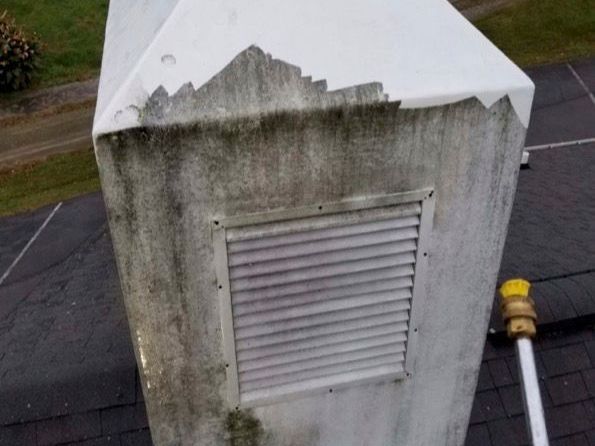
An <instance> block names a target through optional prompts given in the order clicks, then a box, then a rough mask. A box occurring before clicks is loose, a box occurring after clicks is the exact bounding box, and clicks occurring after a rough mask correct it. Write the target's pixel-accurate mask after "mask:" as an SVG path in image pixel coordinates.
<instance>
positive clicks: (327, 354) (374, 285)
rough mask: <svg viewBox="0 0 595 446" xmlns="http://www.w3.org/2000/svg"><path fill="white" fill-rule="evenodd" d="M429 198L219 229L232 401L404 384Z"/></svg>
mask: <svg viewBox="0 0 595 446" xmlns="http://www.w3.org/2000/svg"><path fill="white" fill-rule="evenodd" d="M426 197H427V198H429V195H428V194H427V193H426V194H425V195H423V197H422V198H421V199H420V200H416V201H413V202H405V203H399V204H392V205H388V206H381V207H371V208H364V209H357V210H351V211H345V212H332V210H333V209H332V208H333V207H335V208H336V207H337V206H338V205H335V206H330V208H331V209H330V211H329V209H328V207H323V208H322V210H321V209H319V208H317V209H316V211H317V214H318V215H314V216H306V217H300V218H291V219H284V220H281V221H268V222H267V221H266V218H265V221H262V222H258V223H255V224H248V225H245V226H242V225H241V224H238V225H233V224H232V225H230V224H226V222H221V223H220V222H217V225H218V226H219V228H218V229H221V230H220V231H218V233H219V234H220V236H219V239H220V241H221V242H222V245H223V246H222V249H223V251H224V252H223V253H221V254H223V255H220V256H219V257H220V259H219V260H220V261H222V262H223V264H222V265H221V266H222V268H219V269H218V275H219V279H220V283H221V284H222V293H223V294H224V295H225V296H227V298H228V299H229V300H228V303H229V305H230V307H231V308H229V311H225V312H224V319H226V318H228V319H231V320H227V321H225V320H224V323H223V328H224V335H226V338H227V339H226V342H227V344H228V345H227V349H226V353H227V355H228V359H229V365H228V368H229V369H230V370H229V371H228V378H229V379H231V380H232V381H233V382H231V383H230V385H231V387H232V388H233V391H232V392H231V393H230V394H231V395H232V396H233V399H234V400H237V402H239V403H247V404H250V403H253V402H257V401H260V400H268V399H271V398H278V397H282V396H286V395H290V394H295V393H300V392H303V391H312V390H315V389H324V390H326V391H328V390H330V389H332V388H333V387H336V386H341V385H345V384H347V383H353V382H358V381H362V380H374V379H380V378H388V377H392V378H396V377H402V376H404V375H405V370H406V367H405V366H406V364H405V360H406V354H407V347H408V336H409V331H410V314H411V306H412V297H413V293H414V280H415V278H416V262H418V261H419V259H420V258H423V257H424V256H423V254H420V253H419V252H418V247H419V237H420V224H421V221H422V208H423V207H424V206H423V204H424V198H426ZM400 198H401V199H402V198H403V197H402V196H400ZM358 205H359V206H361V205H362V204H361V202H358ZM343 206H344V204H343ZM359 206H357V207H359ZM325 208H326V209H325ZM325 210H326V212H329V213H326V214H322V213H323V211H325ZM306 214H307V212H306ZM321 214H322V215H321ZM270 217H271V218H273V219H274V218H275V217H277V218H279V217H280V214H272V215H271V216H270ZM424 217H426V216H425V215H424ZM230 226H231V227H230ZM216 240H217V239H216ZM216 248H217V247H216ZM216 250H217V249H216ZM221 279H223V280H221Z"/></svg>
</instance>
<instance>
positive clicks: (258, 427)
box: [225, 410, 264, 446]
mask: <svg viewBox="0 0 595 446" xmlns="http://www.w3.org/2000/svg"><path fill="white" fill-rule="evenodd" d="M225 427H226V430H227V433H228V440H227V445H228V446H260V445H262V440H263V439H264V429H263V428H262V424H261V423H260V420H258V419H257V418H256V417H255V416H254V415H253V413H252V411H250V410H234V411H231V412H229V414H228V415H227V420H226V423H225Z"/></svg>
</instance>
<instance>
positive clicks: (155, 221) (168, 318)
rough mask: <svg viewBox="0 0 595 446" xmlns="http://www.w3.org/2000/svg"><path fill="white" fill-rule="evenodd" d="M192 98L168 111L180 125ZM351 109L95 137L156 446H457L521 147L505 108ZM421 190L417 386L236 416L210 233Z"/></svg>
mask: <svg viewBox="0 0 595 446" xmlns="http://www.w3.org/2000/svg"><path fill="white" fill-rule="evenodd" d="M228 68H229V69H230V70H231V71H232V72H233V75H232V73H231V72H230V73H227V74H225V76H228V77H227V79H229V80H230V81H231V80H233V85H236V84H238V83H244V84H246V85H254V83H256V84H258V85H265V84H267V83H268V82H270V83H272V84H276V85H277V86H278V88H277V91H279V90H281V91H283V89H284V88H290V89H294V88H295V89H296V90H295V91H294V93H295V95H297V96H298V97H299V95H300V94H301V92H302V91H304V97H305V96H306V92H305V90H304V89H303V87H302V86H300V85H299V84H297V83H295V84H294V83H289V85H290V87H287V83H285V82H284V81H285V79H284V78H283V77H282V76H280V77H278V78H276V77H275V76H276V74H275V73H283V70H277V71H275V70H272V71H267V70H264V71H259V70H252V71H251V70H244V69H243V68H244V67H243V66H242V65H239V66H233V65H230V67H228ZM255 73H259V74H258V76H263V77H258V78H254V77H253V76H256V74H255ZM267 76H270V79H269V80H267V81H266V82H265V81H262V79H263V78H264V79H266V78H267ZM275 79H277V81H276V82H275ZM226 82H227V81H226ZM248 89H249V90H250V88H248ZM199 91H200V90H199ZM229 92H230V94H231V96H232V97H231V98H228V99H226V103H229V104H241V103H242V102H243V101H242V99H241V98H240V97H239V96H235V97H234V95H241V94H243V90H242V89H241V88H237V89H236V88H233V87H232V86H230V90H229ZM199 94H200V93H199ZM284 94H285V93H284ZM194 96H195V93H192V92H188V95H187V96H186V95H181V96H179V97H178V101H180V102H181V104H176V105H175V106H176V107H179V109H180V110H188V109H187V108H185V104H184V103H183V102H184V101H185V98H189V99H188V101H189V103H191V101H192V100H193V99H192V98H193V97H194ZM214 97H215V96H213V98H214ZM346 102H347V103H346V104H344V105H342V106H337V105H336V104H333V105H334V106H329V107H328V108H325V109H312V108H301V107H294V106H293V105H292V104H289V105H287V104H286V108H287V109H286V110H282V109H281V107H282V106H283V103H282V102H275V101H274V100H272V101H268V102H267V104H271V103H275V104H278V105H275V106H274V107H271V108H270V109H266V110H265V112H263V113H251V110H249V111H248V113H246V114H245V116H243V117H241V116H237V115H236V117H234V118H229V119H218V118H215V119H210V117H211V116H214V115H209V119H206V120H202V121H197V122H194V123H186V124H182V125H179V124H171V125H166V126H150V125H148V126H147V127H144V128H139V129H132V130H126V131H122V132H119V133H115V134H107V135H100V136H99V137H98V138H97V141H96V152H97V156H98V161H99V165H100V172H101V177H102V184H103V189H104V193H105V200H106V205H107V209H108V216H109V221H110V227H111V231H112V235H113V240H114V246H115V252H116V258H117V263H118V267H119V272H120V277H121V280H122V288H123V294H124V297H125V301H126V307H127V312H128V316H129V322H130V327H131V332H132V338H133V342H134V344H135V351H136V355H137V360H138V363H139V365H140V369H141V379H142V381H143V383H144V391H145V397H146V402H147V409H148V414H149V419H150V422H151V429H152V435H153V439H154V441H155V443H156V444H157V445H170V444H176V445H177V444H181V445H196V444H198V445H224V444H231V445H255V446H257V445H262V446H265V445H266V446H273V445H275V446H298V445H300V446H301V445H313V446H314V445H316V446H318V445H320V446H323V445H324V446H334V445H342V446H351V445H353V446H355V445H362V444H369V445H374V446H375V445H400V446H407V445H411V446H413V445H415V446H420V445H422V446H423V445H428V446H435V445H439V444H440V445H459V444H462V442H463V439H464V435H465V431H466V426H467V422H468V417H469V413H470V410H471V403H472V400H473V393H474V392H473V390H474V387H475V386H474V385H475V381H476V379H477V373H478V369H479V363H480V358H481V351H482V348H483V342H484V339H485V332H486V328H487V322H488V317H489V312H490V308H491V302H492V292H493V289H494V286H495V281H496V275H497V272H498V268H499V263H500V258H501V253H502V248H503V244H504V238H505V235H506V229H507V223H508V219H509V215H510V209H511V206H512V200H513V196H514V190H515V186H516V179H517V173H518V166H519V163H520V156H521V148H522V146H523V142H524V134H525V130H524V128H523V127H522V125H521V123H520V122H519V120H518V117H517V115H516V114H515V112H514V110H513V108H512V107H511V105H510V103H509V101H508V100H507V99H503V100H501V101H499V102H497V103H496V104H495V105H494V106H492V107H491V108H490V109H486V108H485V107H484V106H483V105H482V104H481V103H480V102H479V101H477V100H475V99H471V100H466V101H464V102H459V103H456V104H452V105H448V106H442V107H434V108H428V109H419V110H401V109H399V107H398V104H397V103H391V102H386V101H384V98H382V97H379V96H376V97H375V98H374V99H373V100H365V99H364V100H363V101H359V102H358V101H355V102H354V103H348V102H349V101H346ZM210 103H211V104H216V103H217V100H215V99H213V100H212V101H210ZM296 108H297V109H296ZM176 114H177V113H176ZM147 116H149V115H148V114H147ZM202 116H205V115H202ZM427 187H433V188H434V189H435V191H436V197H437V198H436V211H435V216H434V229H433V234H432V242H431V249H430V253H429V259H430V266H429V271H428V273H429V279H428V282H427V290H426V291H427V294H428V298H427V299H426V306H425V308H423V309H422V314H423V323H422V327H421V329H420V336H419V340H418V345H417V357H416V360H415V364H414V367H413V370H411V372H412V377H411V378H410V379H408V380H405V381H397V382H383V383H376V384H369V385H360V386H354V387H351V388H347V389H343V390H337V391H336V392H334V393H332V394H328V393H325V394H321V395H317V396H311V397H308V398H303V399H297V400H293V401H288V402H284V403H280V404H274V405H270V406H265V407H259V408H256V409H254V410H251V411H243V410H242V411H241V412H240V413H239V414H238V413H234V412H233V410H232V409H231V408H228V407H227V403H226V401H225V393H226V381H225V366H224V359H223V355H222V345H221V329H220V317H219V311H220V308H219V304H218V301H217V284H216V276H215V271H214V265H213V248H212V241H211V235H210V222H211V221H212V219H213V218H215V217H227V216H234V215H242V214H247V213H254V212H262V211H268V210H272V209H280V208H293V207H300V206H307V205H312V204H318V203H327V202H335V201H341V200H345V199H351V198H354V197H362V196H376V195H384V194H390V193H397V192H403V191H410V190H416V189H421V188H427Z"/></svg>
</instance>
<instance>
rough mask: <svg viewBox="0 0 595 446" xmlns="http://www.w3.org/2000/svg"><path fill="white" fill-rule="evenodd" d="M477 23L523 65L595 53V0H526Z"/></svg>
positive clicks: (559, 60)
mask: <svg viewBox="0 0 595 446" xmlns="http://www.w3.org/2000/svg"><path fill="white" fill-rule="evenodd" d="M475 25H476V26H477V27H478V28H479V29H480V30H481V31H482V32H483V33H484V34H485V35H486V36H487V37H488V38H489V39H490V40H491V41H492V42H494V43H495V44H496V45H497V46H498V47H499V48H500V49H501V50H502V51H503V52H504V53H505V54H506V55H507V56H508V57H510V58H511V59H512V60H513V61H515V62H516V63H517V64H519V65H521V66H531V65H540V64H548V63H554V62H565V61H568V60H573V59H579V58H582V57H588V56H593V55H595V0H526V1H523V2H521V3H519V4H516V5H514V6H511V7H509V8H506V9H505V10H503V11H501V12H499V13H496V14H494V15H492V16H490V17H486V18H484V19H481V20H478V21H477V22H476V23H475Z"/></svg>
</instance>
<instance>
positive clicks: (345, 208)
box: [211, 189, 436, 408]
mask: <svg viewBox="0 0 595 446" xmlns="http://www.w3.org/2000/svg"><path fill="white" fill-rule="evenodd" d="M435 198H436V197H435V193H434V190H433V189H421V190H417V191H412V192H404V193H398V194H391V195H383V196H376V197H370V198H362V199H354V200H349V201H342V202H335V203H323V204H321V205H313V206H308V207H303V208H295V209H287V210H276V211H271V212H265V213H257V214H248V215H242V216H233V217H222V218H213V219H212V221H211V231H212V239H213V248H214V260H215V272H216V276H217V291H218V298H219V305H220V316H221V328H222V336H223V353H224V357H225V361H226V364H225V366H226V375H227V397H228V403H229V405H230V407H231V408H240V407H254V406H259V405H265V404H270V403H272V402H275V401H284V400H289V399H293V398H296V397H299V396H303V395H304V394H312V393H321V392H328V391H329V388H327V387H319V388H314V389H305V390H299V391H296V392H292V393H286V394H283V395H279V396H273V397H267V398H261V399H258V400H251V401H242V400H241V397H240V388H239V376H238V364H237V360H236V347H235V344H236V341H235V332H234V319H233V312H232V296H231V286H230V277H229V266H228V252H227V235H226V232H227V230H229V229H232V228H241V227H247V226H254V225H260V224H265V223H277V222H284V221H288V220H295V219H306V218H309V217H320V216H324V215H332V214H342V213H345V212H353V211H359V210H370V209H375V208H383V207H389V206H395V205H404V204H408V203H420V204H421V214H420V223H419V229H418V231H419V232H418V239H417V249H416V256H415V267H414V274H413V278H414V280H413V288H412V296H411V309H410V310H409V311H410V315H409V320H408V324H409V327H408V332H407V341H406V350H405V370H404V371H403V372H400V373H391V374H389V375H382V376H375V377H373V378H364V379H356V380H352V381H349V382H346V383H341V384H338V385H332V386H331V388H333V389H334V388H340V387H346V386H353V385H356V384H363V383H366V382H379V381H384V380H389V379H405V378H409V377H411V373H412V370H413V364H414V361H415V346H416V344H417V338H418V336H419V335H420V329H419V325H420V318H421V314H420V313H421V310H422V309H423V306H424V300H425V294H426V290H425V277H426V270H427V265H428V257H429V242H430V233H431V229H432V224H433V215H434V206H435Z"/></svg>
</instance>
